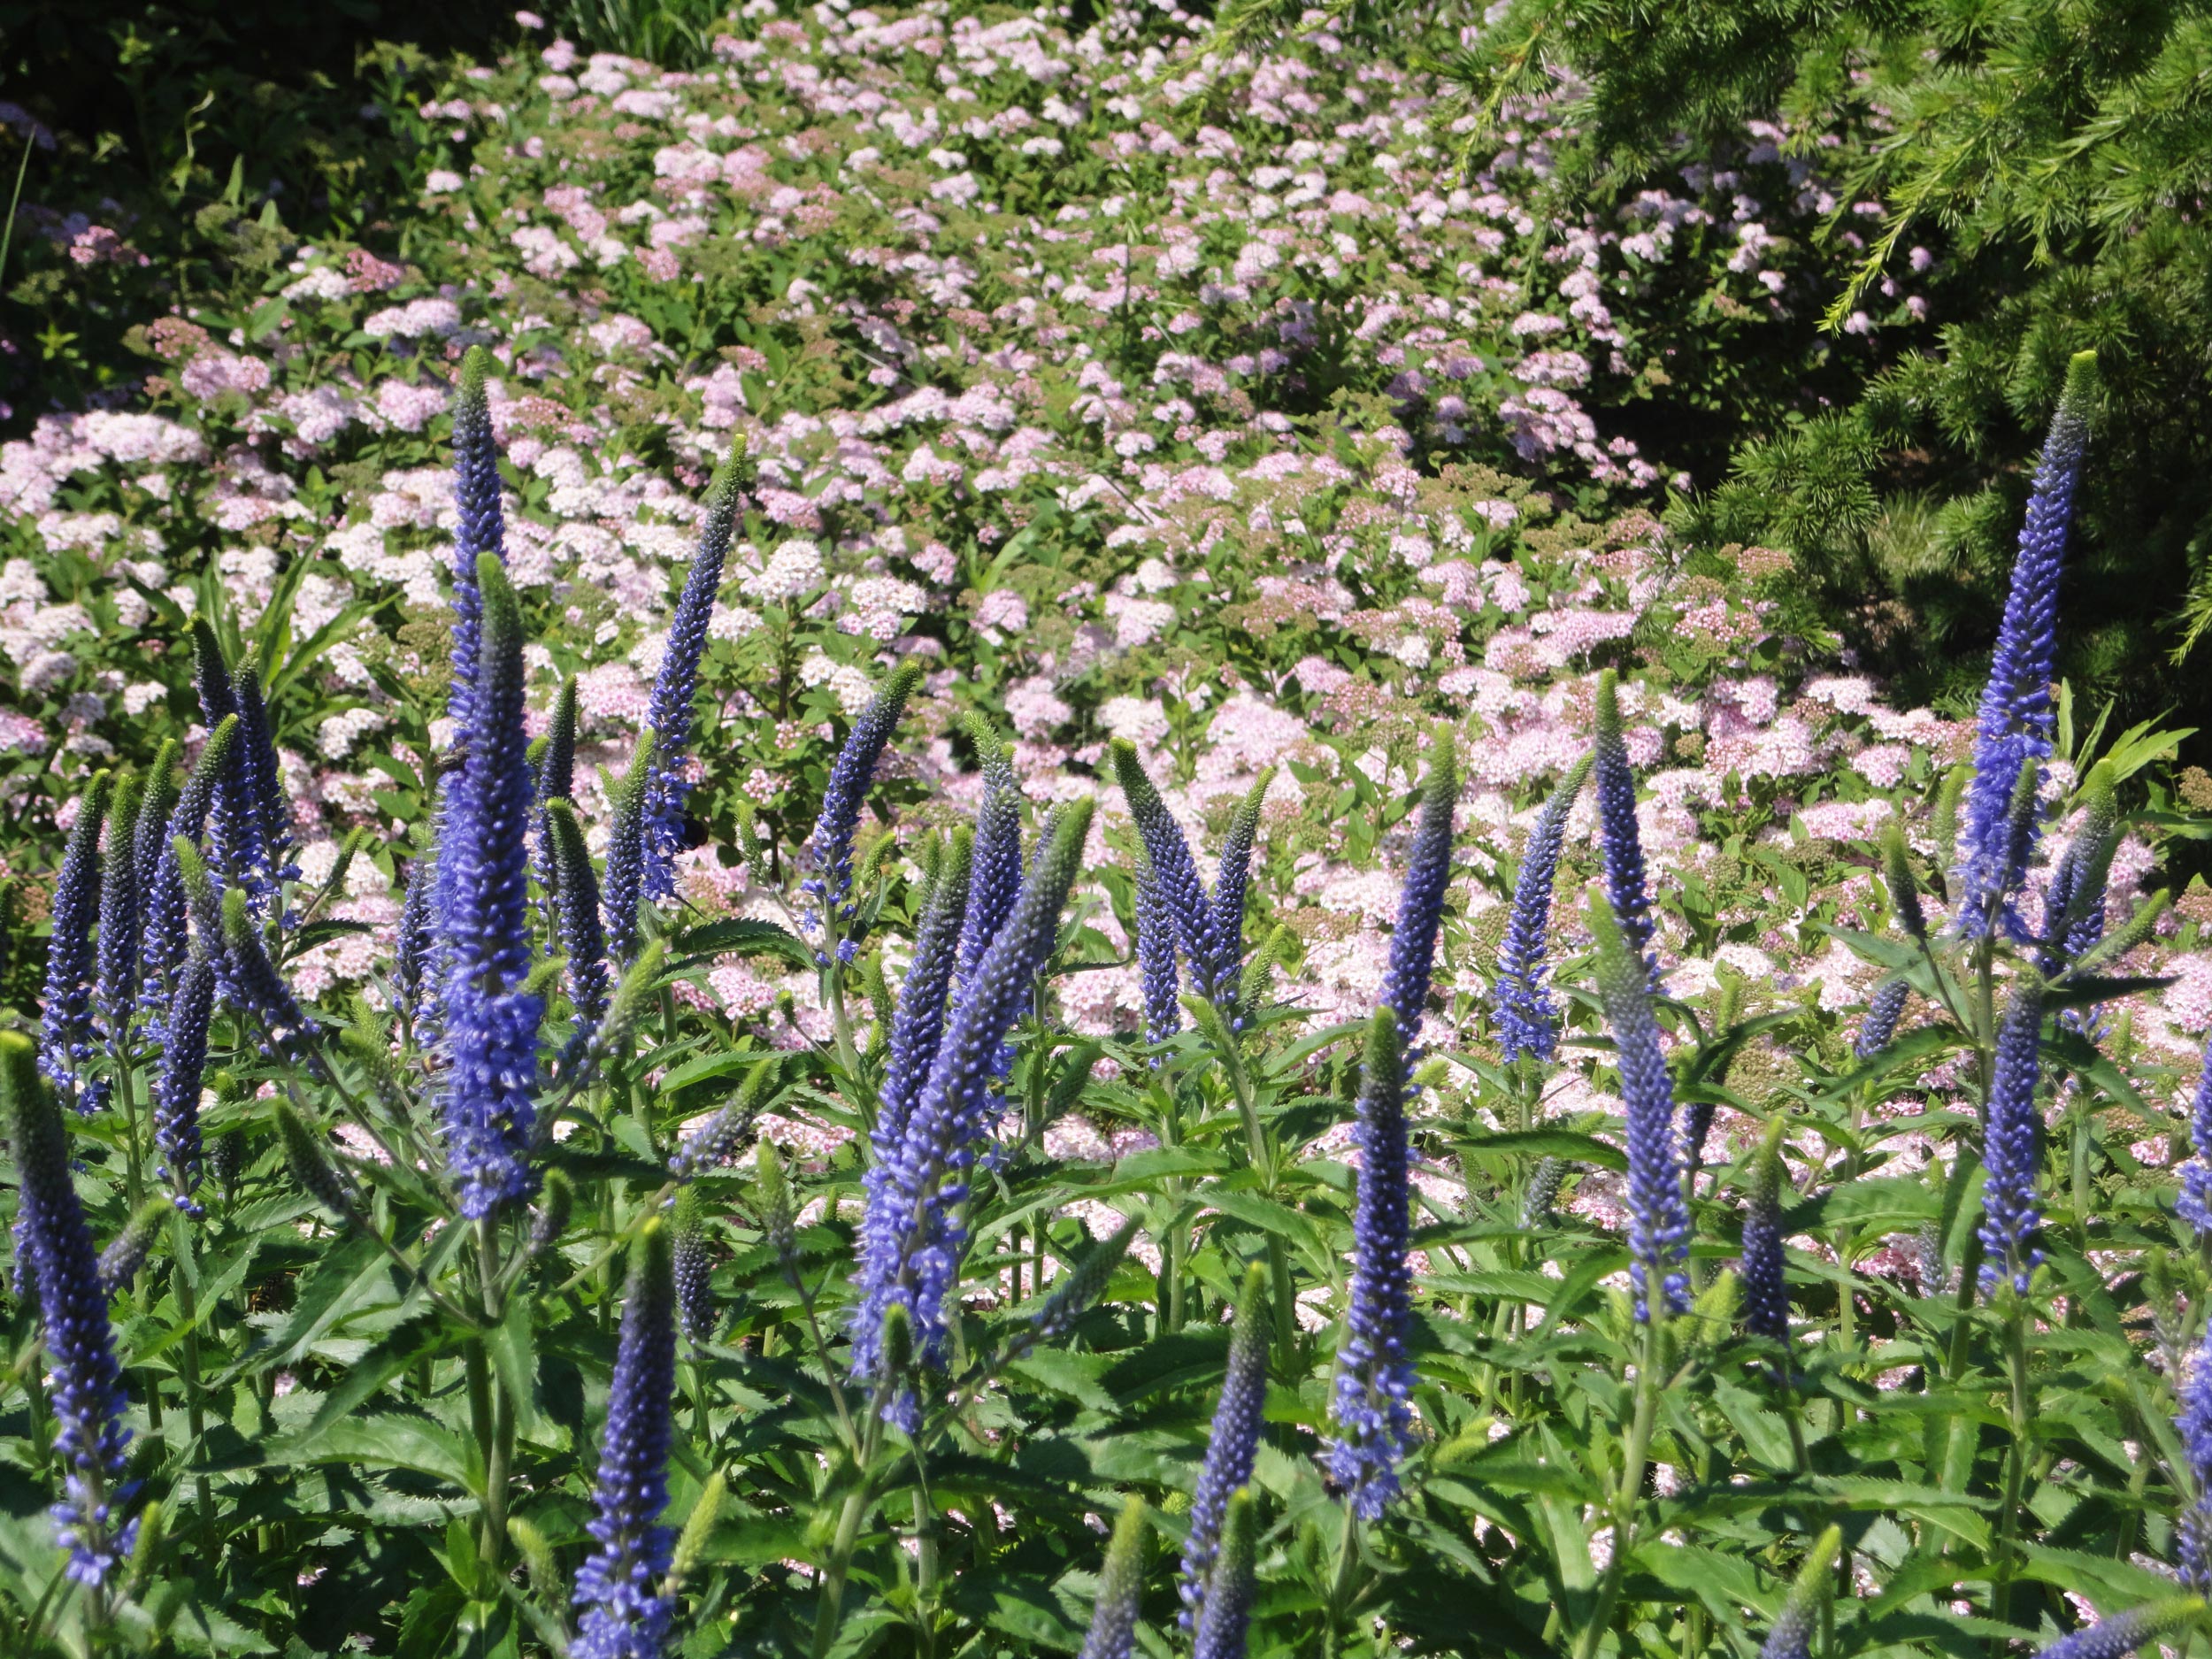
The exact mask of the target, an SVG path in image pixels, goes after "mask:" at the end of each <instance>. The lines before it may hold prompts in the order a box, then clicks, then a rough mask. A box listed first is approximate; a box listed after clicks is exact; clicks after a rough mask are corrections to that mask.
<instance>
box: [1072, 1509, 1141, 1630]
mask: <svg viewBox="0 0 2212 1659" xmlns="http://www.w3.org/2000/svg"><path fill="white" fill-rule="evenodd" d="M1144 1540H1145V1509H1144V1500H1143V1499H1142V1498H1141V1497H1134V1496H1132V1497H1130V1498H1128V1499H1127V1500H1125V1502H1123V1504H1122V1506H1121V1517H1120V1518H1119V1519H1118V1520H1117V1521H1116V1522H1115V1523H1114V1536H1113V1540H1112V1541H1111V1542H1110V1543H1109V1544H1108V1545H1107V1546H1106V1566H1105V1570H1104V1571H1102V1572H1101V1573H1100V1574H1099V1575H1098V1594H1097V1596H1096V1597H1095V1598H1094V1601H1093V1605H1092V1611H1091V1628H1090V1633H1089V1634H1088V1635H1087V1636H1086V1637H1085V1638H1084V1640H1083V1651H1082V1653H1081V1655H1079V1659H1132V1655H1133V1654H1134V1653H1135V1652H1136V1642H1137V1614H1138V1610H1139V1603H1140V1602H1141V1601H1142V1599H1143V1595H1144V1554H1145V1551H1144Z"/></svg>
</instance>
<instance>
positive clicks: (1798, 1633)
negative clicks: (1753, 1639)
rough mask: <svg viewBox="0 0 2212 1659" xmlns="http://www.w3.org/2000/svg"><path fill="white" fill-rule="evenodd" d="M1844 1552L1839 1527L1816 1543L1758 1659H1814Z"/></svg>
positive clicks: (1826, 1533)
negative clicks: (1839, 1558) (1838, 1560)
mask: <svg viewBox="0 0 2212 1659" xmlns="http://www.w3.org/2000/svg"><path fill="white" fill-rule="evenodd" d="M1842 1548H1843V1532H1842V1530H1841V1529H1840V1528H1839V1527H1833V1526H1832V1527H1830V1528H1829V1529H1828V1530H1827V1531H1826V1532H1823V1533H1822V1534H1821V1535H1820V1537H1819V1539H1818V1540H1816V1541H1815V1543H1814V1545H1813V1547H1812V1549H1811V1550H1810V1551H1809V1553H1808V1554H1807V1555H1806V1556H1805V1559H1804V1561H1803V1562H1802V1563H1801V1564H1800V1566H1799V1568H1798V1571H1797V1577H1796V1578H1795V1580H1794V1581H1793V1582H1792V1584H1791V1585H1790V1588H1789V1594H1788V1595H1787V1596H1786V1598H1784V1600H1783V1602H1782V1611H1781V1613H1780V1614H1779V1615H1778V1617H1776V1618H1775V1621H1774V1623H1773V1624H1772V1625H1771V1626H1770V1627H1769V1629H1768V1631H1767V1639H1766V1642H1765V1645H1764V1646H1763V1647H1761V1648H1760V1649H1759V1659H1812V1644H1813V1638H1814V1636H1815V1635H1816V1633H1817V1632H1819V1629H1820V1625H1821V1622H1822V1619H1821V1616H1822V1612H1823V1609H1824V1608H1825V1607H1826V1606H1827V1605H1828V1603H1829V1601H1830V1600H1831V1599H1832V1597H1833V1595H1834V1594H1835V1586H1834V1582H1833V1581H1834V1578H1835V1572H1836V1555H1837V1554H1838V1552H1839V1551H1840V1550H1841V1549H1842Z"/></svg>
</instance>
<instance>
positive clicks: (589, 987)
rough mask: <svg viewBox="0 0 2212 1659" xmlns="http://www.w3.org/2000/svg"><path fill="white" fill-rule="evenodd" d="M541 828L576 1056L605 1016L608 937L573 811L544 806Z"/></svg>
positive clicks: (555, 802) (569, 807)
mask: <svg viewBox="0 0 2212 1659" xmlns="http://www.w3.org/2000/svg"><path fill="white" fill-rule="evenodd" d="M544 823H545V828H546V841H547V844H548V846H549V849H550V850H549V855H548V858H547V864H548V868H547V872H546V873H547V874H548V875H549V877H550V878H551V880H550V882H549V887H551V889H552V902H553V923H554V932H555V933H556V934H557V936H558V938H559V939H560V941H561V954H562V955H563V956H566V957H567V958H568V985H569V1000H570V1001H571V1002H573V1003H574V1005H575V1008H576V1033H575V1035H574V1037H572V1039H571V1040H570V1047H571V1048H572V1050H575V1052H576V1053H580V1052H581V1050H580V1045H581V1044H583V1043H587V1042H589V1041H591V1033H593V1032H595V1031H596V1030H597V1029H598V1027H599V1022H600V1019H601V1018H603V1016H604V1015H605V1013H606V1011H607V935H606V933H605V932H604V930H603V929H602V928H601V926H600V925H599V879H598V877H597V876H596V875H595V874H594V873H593V872H592V867H591V854H590V853H589V852H588V851H587V850H586V849H585V846H584V827H583V826H582V825H581V824H580V823H579V822H577V818H576V809H575V808H574V807H573V806H572V805H570V804H569V803H568V802H566V801H562V800H553V801H548V802H547V803H545V807H544ZM570 1057H571V1058H574V1057H575V1055H574V1054H572V1055H571V1056H570Z"/></svg>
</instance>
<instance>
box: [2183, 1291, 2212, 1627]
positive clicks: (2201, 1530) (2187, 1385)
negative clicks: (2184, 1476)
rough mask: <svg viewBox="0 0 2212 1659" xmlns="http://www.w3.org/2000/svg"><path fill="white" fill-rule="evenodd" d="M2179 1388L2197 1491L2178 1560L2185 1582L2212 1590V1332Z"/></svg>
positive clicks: (2188, 1364) (2185, 1514) (2199, 1591)
mask: <svg viewBox="0 0 2212 1659" xmlns="http://www.w3.org/2000/svg"><path fill="white" fill-rule="evenodd" d="M2175 1392H2176V1393H2177V1394H2178V1395H2179V1396H2180V1400H2181V1409H2180V1410H2179V1411H2178V1412H2177V1413H2176V1415H2175V1418H2174V1426H2175V1427H2176V1428H2177V1429H2178V1430H2180V1432H2181V1445H2182V1450H2183V1452H2184V1453H2185V1455H2186V1456H2187V1457H2188V1460H2189V1469H2190V1472H2191V1474H2192V1476H2193V1480H2192V1482H2191V1484H2192V1485H2193V1486H2194V1487H2195V1488H2196V1494H2197V1495H2196V1497H2195V1499H2194V1500H2193V1502H2191V1503H2190V1504H2189V1505H2188V1506H2187V1507H2186V1508H2185V1509H2183V1510H2182V1511H2181V1514H2180V1516H2179V1517H2177V1520H2176V1521H2175V1524H2174V1566H2175V1567H2176V1568H2177V1570H2178V1571H2179V1572H2180V1574H2181V1581H2182V1583H2184V1584H2185V1585H2186V1586H2189V1588H2191V1589H2192V1590H2194V1591H2195V1592H2197V1594H2200V1595H2203V1594H2212V1332H2208V1333H2206V1335H2205V1338H2204V1340H2202V1341H2200V1342H2199V1343H2198V1344H2197V1346H2196V1347H2195V1348H2193V1349H2192V1350H2191V1351H2190V1353H2189V1356H2188V1357H2187V1358H2186V1359H2185V1360H2184V1361H2183V1362H2182V1371H2181V1375H2180V1377H2179V1378H2178V1379H2176V1385H2175Z"/></svg>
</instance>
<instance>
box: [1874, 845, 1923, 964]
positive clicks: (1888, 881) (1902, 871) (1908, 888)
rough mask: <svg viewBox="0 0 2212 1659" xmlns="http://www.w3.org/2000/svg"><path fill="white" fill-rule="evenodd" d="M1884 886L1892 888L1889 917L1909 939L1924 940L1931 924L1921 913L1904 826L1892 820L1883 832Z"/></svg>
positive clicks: (1918, 893)
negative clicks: (1891, 917)
mask: <svg viewBox="0 0 2212 1659" xmlns="http://www.w3.org/2000/svg"><path fill="white" fill-rule="evenodd" d="M1882 883H1883V885H1884V886H1885V887H1887V888H1888V889H1889V909H1890V914H1891V915H1892V916H1893V917H1894V918H1896V920H1897V926H1898V927H1899V928H1900V929H1901V930H1902V931H1903V932H1904V933H1906V934H1907V935H1908V936H1909V937H1910V938H1913V939H1925V938H1926V937H1927V936H1928V924H1927V921H1926V919H1925V918H1924V917H1923V916H1922V915H1921V913H1920V887H1919V884H1918V883H1917V882H1916V881H1915V880H1914V879H1913V874H1912V863H1911V861H1910V860H1909V858H1907V856H1905V826H1904V822H1903V820H1902V819H1900V818H1891V819H1890V821H1889V822H1888V823H1887V824H1886V825H1885V826H1883V829H1882Z"/></svg>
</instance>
